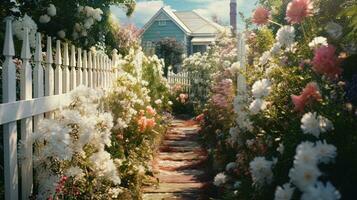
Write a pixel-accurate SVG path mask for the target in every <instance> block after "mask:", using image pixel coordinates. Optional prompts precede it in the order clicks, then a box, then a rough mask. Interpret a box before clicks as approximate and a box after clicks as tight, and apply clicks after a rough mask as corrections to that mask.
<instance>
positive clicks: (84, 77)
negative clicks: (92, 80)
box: [82, 50, 88, 86]
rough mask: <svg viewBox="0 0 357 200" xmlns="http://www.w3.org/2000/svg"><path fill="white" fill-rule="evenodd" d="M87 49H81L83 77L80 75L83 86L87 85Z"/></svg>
mask: <svg viewBox="0 0 357 200" xmlns="http://www.w3.org/2000/svg"><path fill="white" fill-rule="evenodd" d="M87 58H88V57H87V50H83V65H82V69H83V77H82V84H83V85H85V86H88V81H87V79H88V71H87V70H88V68H87V61H88V59H87Z"/></svg>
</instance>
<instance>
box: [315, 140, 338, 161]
mask: <svg viewBox="0 0 357 200" xmlns="http://www.w3.org/2000/svg"><path fill="white" fill-rule="evenodd" d="M315 149H316V153H317V157H318V159H319V161H320V162H322V163H325V164H327V163H330V162H331V161H333V160H334V159H335V157H336V155H337V152H336V151H337V148H336V147H335V146H334V145H332V144H327V143H326V141H317V142H316V144H315Z"/></svg>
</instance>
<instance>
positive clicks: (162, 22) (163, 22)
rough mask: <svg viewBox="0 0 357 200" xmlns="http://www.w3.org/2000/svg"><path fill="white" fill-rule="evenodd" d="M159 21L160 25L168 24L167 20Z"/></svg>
mask: <svg viewBox="0 0 357 200" xmlns="http://www.w3.org/2000/svg"><path fill="white" fill-rule="evenodd" d="M158 21H159V26H166V20H164V19H160V20H158Z"/></svg>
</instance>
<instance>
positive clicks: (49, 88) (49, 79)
mask: <svg viewBox="0 0 357 200" xmlns="http://www.w3.org/2000/svg"><path fill="white" fill-rule="evenodd" d="M52 64H53V57H52V40H51V37H47V51H46V68H45V96H52V95H53V92H54V80H53V79H54V70H53V67H52ZM46 117H48V118H53V117H54V115H53V113H47V114H46Z"/></svg>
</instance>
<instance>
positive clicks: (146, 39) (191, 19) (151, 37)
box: [141, 7, 224, 55]
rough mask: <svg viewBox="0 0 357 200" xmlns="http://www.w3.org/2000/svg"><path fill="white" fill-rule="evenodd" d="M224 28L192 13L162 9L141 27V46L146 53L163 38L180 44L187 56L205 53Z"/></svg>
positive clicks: (167, 8)
mask: <svg viewBox="0 0 357 200" xmlns="http://www.w3.org/2000/svg"><path fill="white" fill-rule="evenodd" d="M223 28H224V27H223V26H221V25H218V24H217V23H214V22H211V21H210V20H207V19H205V18H204V17H202V16H200V15H199V14H198V13H196V12H194V11H173V10H172V9H170V8H169V7H162V8H161V9H160V10H159V11H158V12H157V13H156V14H155V15H154V16H153V17H152V18H151V19H150V20H149V21H148V22H147V23H146V25H145V26H144V27H143V31H142V33H141V45H142V47H143V49H144V51H146V52H148V51H149V50H152V49H154V48H155V46H154V45H155V42H157V41H159V40H161V39H163V38H167V37H169V38H175V39H176V41H178V42H181V43H182V44H183V45H184V47H185V50H186V52H187V55H192V54H193V53H196V52H205V51H206V50H207V46H208V45H210V44H212V42H214V40H215V37H216V35H217V33H218V32H219V31H220V30H222V29H223Z"/></svg>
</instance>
